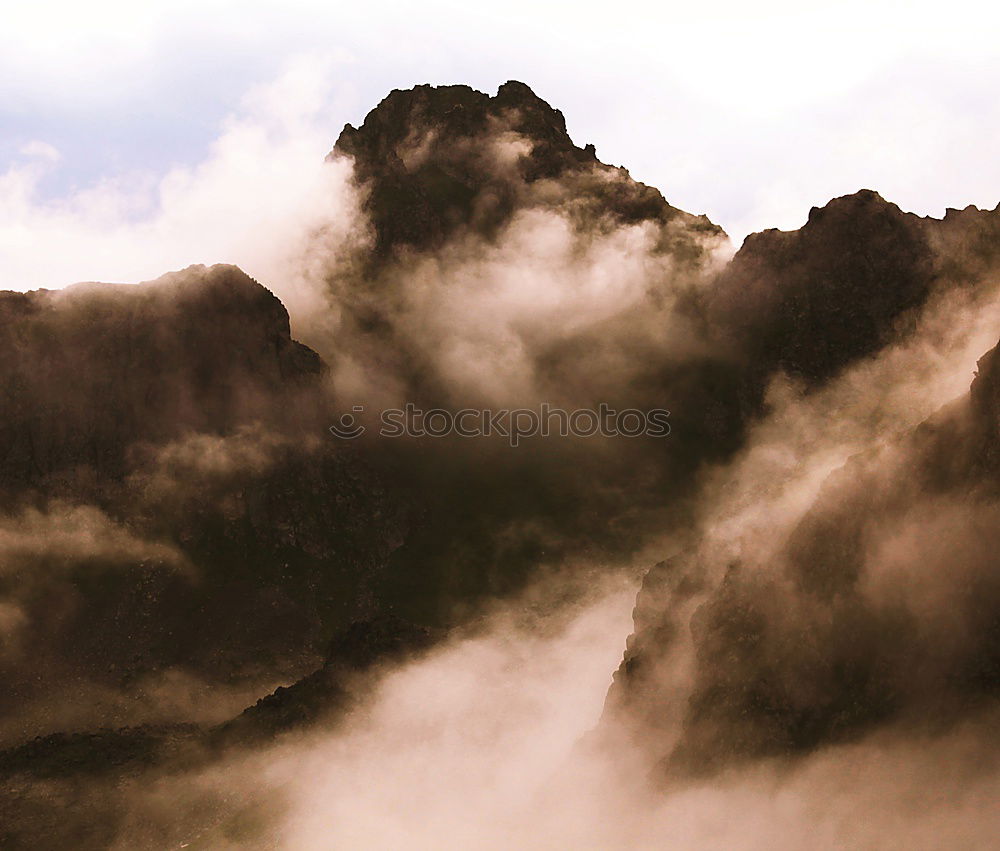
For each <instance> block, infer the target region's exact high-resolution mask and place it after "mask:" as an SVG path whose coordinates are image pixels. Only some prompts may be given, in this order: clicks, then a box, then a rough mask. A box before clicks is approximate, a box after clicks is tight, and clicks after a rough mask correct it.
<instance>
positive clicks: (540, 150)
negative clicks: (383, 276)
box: [330, 81, 723, 258]
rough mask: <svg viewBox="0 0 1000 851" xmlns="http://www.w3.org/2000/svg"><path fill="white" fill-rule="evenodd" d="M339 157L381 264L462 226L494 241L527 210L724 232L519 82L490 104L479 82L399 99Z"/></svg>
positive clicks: (369, 121)
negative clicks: (348, 166)
mask: <svg viewBox="0 0 1000 851" xmlns="http://www.w3.org/2000/svg"><path fill="white" fill-rule="evenodd" d="M338 155H347V156H350V157H351V158H352V159H353V160H354V165H355V174H356V177H357V179H358V181H359V182H360V183H362V184H363V185H365V187H366V188H367V190H368V194H367V200H366V203H365V209H366V212H367V213H368V214H369V216H370V217H371V219H372V222H373V224H374V227H375V233H376V255H377V256H378V257H380V258H385V257H387V256H388V255H390V254H391V253H392V252H393V251H394V250H395V249H397V248H399V247H402V246H407V247H410V248H415V249H418V250H426V249H433V248H437V247H439V246H440V245H442V244H443V243H444V242H445V241H446V240H447V239H448V238H450V237H451V236H453V235H454V234H456V233H458V232H460V231H461V230H462V229H468V230H471V231H473V232H475V233H477V234H479V235H481V236H486V237H491V236H493V235H495V234H496V233H497V232H499V230H500V229H501V228H502V227H503V226H504V225H505V224H506V223H508V222H509V221H510V220H511V218H512V217H513V216H514V215H515V213H516V212H517V211H518V210H521V209H525V208H528V207H548V208H560V209H564V210H566V211H567V212H569V214H570V215H572V216H574V217H575V218H576V220H577V221H579V222H586V223H588V224H590V223H593V221H594V220H596V219H598V218H600V217H606V216H610V217H612V218H613V219H615V220H617V221H619V222H623V223H635V222H641V221H647V220H650V221H654V222H656V223H658V224H660V225H666V224H668V223H671V222H677V221H679V222H682V223H683V224H684V225H686V226H688V227H690V228H693V229H694V230H696V231H697V232H698V233H699V234H702V235H708V236H717V237H719V238H721V237H722V236H723V234H722V231H721V229H720V228H718V227H717V226H716V225H714V224H712V223H711V222H710V221H709V220H708V219H707V218H705V217H704V216H691V215H689V214H687V213H684V212H682V211H680V210H678V209H676V208H675V207H672V206H671V205H670V204H668V203H667V202H666V201H665V200H664V198H663V196H662V195H661V194H660V192H659V191H658V190H656V189H654V188H652V187H650V186H646V185H644V184H642V183H638V182H637V181H634V180H632V178H631V177H630V176H629V174H628V172H627V171H626V170H625V169H623V168H615V167H613V166H609V165H606V164H604V163H601V162H600V161H599V160H598V159H597V157H596V153H595V150H594V146H593V145H585V146H584V147H582V148H581V147H579V146H577V145H576V144H575V143H574V142H573V140H572V139H571V138H570V136H569V134H568V132H567V130H566V120H565V118H564V116H563V114H562V113H561V112H560V111H559V110H558V109H554V108H553V107H552V106H550V105H549V104H548V103H546V102H545V101H544V100H543V99H541V98H540V97H538V95H536V94H535V93H534V92H533V91H532V90H531V89H530V88H529V87H528V86H527V85H525V84H524V83H520V82H516V81H510V82H507V83H505V84H504V85H502V86H500V88H499V89H498V91H497V93H496V95H494V96H492V97H491V96H489V95H487V94H484V93H483V92H479V91H476V90H475V89H472V88H470V87H469V86H429V85H421V86H416V87H414V88H412V89H408V90H405V91H402V90H396V91H393V92H392V93H391V94H390V95H389V96H388V97H386V98H385V99H384V100H383V101H382V102H381V103H380V104H379V105H378V106H377V107H375V109H373V110H372V111H371V112H370V113H368V115H367V116H366V117H365V120H364V122H363V123H362V124H361V126H360V127H353V126H351V125H347V126H346V127H344V130H343V132H342V133H341V134H340V137H339V138H338V140H337V143H336V145H335V146H334V149H333V151H332V152H331V154H330V156H331V157H335V156H338ZM676 236H677V235H676V234H672V235H671V239H670V240H669V250H671V251H674V252H677V253H679V254H681V255H692V256H695V257H697V256H700V251H699V249H698V247H696V246H695V245H694V244H693V242H694V241H693V240H691V239H688V240H686V241H684V244H683V245H681V244H679V243H678V241H677V239H676ZM667 242H668V240H665V248H666V247H668V246H667Z"/></svg>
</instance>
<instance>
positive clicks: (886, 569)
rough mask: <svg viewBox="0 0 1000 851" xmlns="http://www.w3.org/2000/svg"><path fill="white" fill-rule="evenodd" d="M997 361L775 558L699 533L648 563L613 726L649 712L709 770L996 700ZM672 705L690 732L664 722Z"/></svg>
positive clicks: (999, 661) (812, 518) (826, 505)
mask: <svg viewBox="0 0 1000 851" xmlns="http://www.w3.org/2000/svg"><path fill="white" fill-rule="evenodd" d="M998 364H1000V348H998V349H994V350H992V351H991V352H989V353H988V354H987V355H985V356H984V357H983V358H982V359H981V360H980V362H979V371H978V375H977V377H976V379H975V381H974V382H973V384H972V387H971V391H970V393H969V395H968V396H966V397H965V398H964V399H962V400H960V401H959V402H957V403H954V404H951V405H949V406H948V407H946V408H945V409H943V410H942V411H941V412H940V413H939V414H937V415H936V416H934V417H932V418H931V419H930V420H928V421H927V422H925V423H924V424H922V425H921V426H920V427H918V428H917V429H916V430H915V431H913V432H912V433H911V434H910V435H909V436H908V437H906V438H905V439H904V440H903V441H901V442H899V443H897V444H895V445H893V446H891V447H888V448H885V449H882V450H878V451H874V450H873V451H871V452H867V453H863V454H861V455H858V456H855V457H853V458H852V459H850V461H849V462H848V463H847V464H846V465H845V466H844V467H843V468H842V469H841V470H839V471H837V472H835V473H834V474H832V475H831V476H830V478H829V479H828V481H827V482H826V484H825V485H824V487H823V489H822V490H821V492H820V494H819V496H818V497H817V499H816V501H815V503H814V504H813V505H812V507H811V508H810V509H809V511H808V512H807V513H806V514H805V516H804V517H803V518H802V519H801V521H800V522H799V523H798V525H797V526H796V527H795V528H794V530H793V531H792V533H791V535H790V536H789V537H788V539H787V540H786V541H784V542H783V543H782V545H781V547H780V548H779V550H778V554H777V556H776V557H775V558H774V559H773V560H772V561H771V562H770V563H766V564H760V563H754V562H753V561H744V562H736V563H733V564H730V565H712V564H699V563H698V560H699V558H701V556H700V555H699V551H698V548H697V546H696V547H694V548H693V549H692V551H690V552H689V553H686V554H683V555H680V556H678V557H676V558H675V559H673V560H671V561H670V562H665V563H662V564H660V565H657V566H655V567H654V568H652V569H651V570H650V571H649V574H648V575H647V577H646V579H645V582H644V584H643V590H642V592H641V593H640V595H639V598H638V602H637V607H636V612H635V627H636V631H635V634H634V635H633V636H632V637H631V638H630V639H629V649H628V651H627V653H626V655H625V659H624V661H623V663H622V666H621V668H620V669H619V671H618V673H617V674H616V677H615V684H614V685H613V687H612V689H611V692H610V694H609V701H608V709H607V718H608V720H609V723H626V724H635V725H637V726H638V728H639V729H640V730H643V731H644V733H645V735H646V736H647V739H646V741H648V742H650V743H651V744H652V747H654V748H655V747H657V745H658V744H660V745H662V747H663V748H664V751H661V753H660V755H661V756H663V757H664V760H665V765H667V766H669V767H670V768H671V770H680V771H683V772H692V773H704V772H708V771H713V770H716V769H718V768H721V767H725V766H727V765H729V764H732V763H734V762H739V761H743V760H747V759H754V758H760V757H769V756H794V755H796V754H801V753H806V752H809V751H811V750H813V749H815V748H817V747H820V746H823V745H825V744H830V743H836V742H841V741H845V740H851V739H853V738H856V737H858V736H861V735H863V734H865V733H867V732H869V731H870V730H872V729H875V728H877V727H878V726H879V725H881V724H884V723H887V722H889V721H893V720H897V721H898V720H906V721H908V722H909V723H915V724H920V723H929V721H928V719H934V723H939V724H940V723H944V720H945V719H947V718H949V717H962V716H963V715H968V714H971V713H975V712H977V711H979V710H981V709H983V708H984V707H985V706H986V705H987V701H989V700H993V699H995V698H996V696H997V695H998V694H1000V561H998V559H997V556H996V553H995V552H994V551H993V549H992V544H991V543H990V542H991V541H992V540H994V539H995V538H996V536H997V534H1000V417H998V414H997V398H998V394H1000V366H998ZM720 575H721V577H722V578H721V580H718V581H717V582H716V583H715V584H712V581H711V579H710V577H712V576H720ZM692 601H693V602H692ZM685 634H687V636H688V637H689V638H688V640H689V642H690V646H689V649H683V647H682V645H684V643H685V642H684V640H683V639H684V637H685ZM678 653H679V654H685V653H686V654H688V655H687V657H686V658H689V659H690V664H691V666H692V668H691V673H690V675H684V677H686V676H691V677H692V678H693V679H692V681H691V682H690V684H689V686H690V688H689V690H688V691H687V693H684V688H685V687H686V686H685V685H684V684H683V683H682V682H680V681H679V680H678V677H679V676H680V675H679V673H678V672H679V671H680V670H683V666H681V667H677V666H673V667H671V659H672V656H673V654H678ZM682 680H683V677H682ZM679 682H680V684H679ZM678 717H679V718H680V720H681V722H682V723H680V724H679V725H678V726H675V727H673V728H672V732H673V735H675V736H679V737H678V738H677V739H676V740H674V739H672V738H670V737H668V736H665V735H662V734H661V732H660V731H659V728H660V727H661V726H666V725H663V724H662V723H661V722H662V720H663V719H665V718H673V719H677V718H678Z"/></svg>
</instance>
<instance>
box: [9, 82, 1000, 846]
mask: <svg viewBox="0 0 1000 851" xmlns="http://www.w3.org/2000/svg"><path fill="white" fill-rule="evenodd" d="M639 129H640V130H641V128H639ZM345 158H346V160H347V161H348V162H350V164H351V166H352V174H353V178H352V180H353V186H352V191H354V192H356V193H357V195H358V198H359V199H360V203H359V208H358V213H357V220H356V221H354V222H352V223H351V227H350V228H341V229H340V230H339V231H338V232H339V233H345V232H346V233H350V234H352V237H351V239H349V240H348V241H347V243H346V244H340V243H338V245H337V250H336V251H334V252H330V251H328V250H327V248H328V246H326V244H325V242H324V240H329V238H330V237H329V235H328V234H325V233H324V232H323V231H322V230H319V231H317V232H316V233H315V234H313V235H312V239H313V240H314V242H315V246H316V256H318V257H322V258H323V269H322V274H321V275H320V277H319V279H318V284H317V292H316V293H314V296H315V297H314V298H313V299H312V300H311V301H310V302H309V303H310V305H312V307H311V309H310V310H309V311H308V312H305V311H303V312H301V313H298V314H295V313H293V315H292V316H291V321H290V318H289V315H288V312H286V310H285V308H284V307H283V305H282V303H281V301H280V300H279V299H278V298H277V297H276V296H275V295H274V294H272V293H271V292H270V291H269V290H268V289H267V284H268V282H266V281H264V282H260V283H258V282H257V281H254V280H253V279H251V278H250V277H248V276H247V275H246V274H244V273H243V272H242V271H240V270H239V269H237V268H235V267H232V266H224V265H220V266H213V267H208V268H206V267H203V266H193V267H190V268H188V269H185V270H183V271H180V272H172V273H170V274H167V275H165V276H164V277H162V278H160V279H157V280H156V281H150V282H146V283H142V284H138V285H112V284H77V285H74V286H70V287H67V288H66V289H64V290H59V291H37V292H31V293H25V294H20V293H3V294H0V313H2V317H3V321H2V323H0V386H2V392H3V406H2V409H0V434H2V435H3V438H4V439H3V442H2V444H0V471H2V482H3V486H2V489H0V508H2V516H0V671H2V677H3V682H4V684H5V689H4V690H3V692H2V694H0V742H2V746H3V748H4V750H3V752H2V753H0V774H2V775H3V778H4V789H5V793H4V796H3V799H2V802H0V824H2V828H0V831H2V834H0V835H2V836H3V841H4V843H5V844H7V845H10V846H11V847H36V848H37V847H67V846H72V847H171V846H177V845H182V844H187V845H191V846H192V847H198V845H199V844H200V845H201V847H257V846H260V847H275V845H278V846H281V847H296V848H298V847H314V846H315V847H329V846H330V844H333V845H334V846H335V847H393V846H395V845H397V844H398V842H400V841H404V840H405V841H406V842H407V843H408V844H410V845H412V846H414V847H435V848H440V847H470V846H471V847H498V848H500V847H511V846H512V845H514V846H516V847H540V848H541V847H580V846H581V844H582V843H583V842H589V843H591V844H592V845H593V844H594V843H596V846H597V847H625V848H627V847H649V846H650V845H656V846H657V847H664V846H667V847H672V844H673V845H677V846H678V847H717V846H716V845H713V842H719V841H725V842H726V843H727V846H731V847H759V846H760V845H761V844H768V845H772V846H773V845H775V844H779V845H780V844H782V843H783V842H784V843H787V845H788V847H801V845H802V843H803V842H807V841H808V842H810V843H811V844H814V845H816V846H818V847H832V846H835V845H838V844H840V845H841V846H842V845H843V844H848V845H853V846H855V847H857V846H865V845H868V846H869V847H871V846H874V847H884V846H885V845H893V844H909V845H913V846H915V847H939V846H940V845H941V844H949V843H950V844H957V845H965V846H966V847H976V846H977V844H978V845H980V846H982V847H984V846H983V843H984V842H985V841H986V838H987V837H990V836H992V835H993V833H992V831H993V830H994V829H995V828H996V827H997V825H996V823H995V821H996V817H995V815H993V814H992V812H991V811H990V810H989V808H986V807H981V806H979V805H977V802H981V801H988V800H989V799H990V796H991V794H992V793H993V792H995V791H997V789H996V786H997V778H998V777H1000V774H998V773H997V771H996V769H997V764H996V748H995V746H994V745H993V744H992V743H993V741H994V740H995V738H996V737H995V735H993V733H994V732H995V719H996V711H997V707H996V696H997V689H998V685H1000V626H998V625H1000V596H998V594H1000V565H998V564H997V561H996V555H995V553H994V552H993V550H994V548H993V547H992V546H991V543H992V540H993V538H994V537H995V535H996V532H997V531H998V530H997V522H998V518H1000V513H998V507H997V493H996V484H995V483H996V481H997V478H996V474H997V459H998V457H1000V454H998V453H1000V448H998V446H1000V444H998V440H1000V438H998V435H997V428H998V425H1000V414H998V411H1000V408H998V405H1000V366H998V361H997V355H996V346H997V341H998V339H1000V321H998V319H1000V313H998V307H1000V305H998V298H1000V286H998V285H1000V277H998V259H1000V256H998V255H1000V207H998V209H997V210H993V211H982V210H978V209H976V208H974V207H969V208H966V209H964V210H949V211H948V212H947V214H946V215H945V216H944V217H943V218H942V219H934V218H921V217H918V216H915V215H913V214H910V213H905V212H903V211H901V210H900V209H899V208H898V207H897V206H896V205H895V204H892V203H890V202H888V201H886V200H885V199H883V198H881V196H879V195H878V194H877V193H876V192H873V191H870V190H862V191H859V192H857V193H855V194H853V195H847V196H844V197H841V198H836V199H833V200H831V201H829V202H828V203H827V204H825V205H824V206H822V207H816V208H813V209H812V210H811V211H810V212H809V215H808V220H807V221H806V223H805V224H804V225H803V226H802V227H801V228H800V229H798V230H796V231H787V232H783V231H776V230H769V231H765V232H763V233H759V234H753V235H751V236H750V237H748V238H747V239H746V241H745V242H744V244H743V245H742V246H741V247H740V248H739V250H737V251H735V252H733V249H732V247H731V246H730V245H729V243H728V240H727V239H726V237H725V234H724V233H723V232H722V231H721V229H720V228H718V227H717V226H715V225H714V224H712V223H711V222H710V221H709V220H708V219H707V218H706V217H705V216H696V215H691V214H689V213H685V212H683V211H681V210H678V209H676V208H674V207H672V206H671V205H670V204H668V203H667V201H666V200H664V198H663V196H662V195H661V194H660V193H659V192H658V191H657V190H656V189H654V188H652V187H648V186H645V185H643V184H641V183H638V182H637V181H635V180H633V179H632V178H631V177H630V176H629V174H628V172H627V171H625V170H624V169H622V168H616V167H613V166H610V165H607V164H604V163H602V162H601V161H600V160H599V159H598V156H597V152H596V151H595V150H594V148H593V146H590V145H586V146H584V147H579V146H577V145H576V144H575V143H574V141H573V140H572V139H571V138H570V136H569V135H568V133H567V130H566V122H565V119H564V117H563V116H562V114H561V113H560V112H559V111H558V110H555V109H553V108H552V107H551V106H549V105H548V104H547V103H545V102H544V101H543V100H541V99H540V98H539V97H537V96H536V95H535V94H534V93H533V92H532V91H531V90H530V89H529V88H528V87H527V86H525V85H524V84H522V83H517V82H509V83H506V84H505V85H503V86H501V87H500V89H499V91H498V92H497V94H496V95H495V96H492V97H491V96H489V95H486V94H483V93H480V92H477V91H474V90H473V89H470V88H468V87H465V86H446V87H439V88H434V87H430V86H418V87H416V88H415V89H412V90H409V91H394V92H392V93H391V94H390V95H389V96H388V97H387V98H386V99H385V100H384V101H383V102H382V103H381V104H379V105H378V107H376V108H375V109H374V110H372V112H370V113H369V114H368V116H367V117H366V118H365V120H364V122H363V123H362V124H361V126H360V127H357V128H355V127H351V126H347V127H345V129H344V131H343V133H342V134H341V135H340V137H339V139H338V140H337V142H336V144H335V146H334V148H333V150H332V152H331V153H330V154H329V159H331V160H335V161H337V162H338V163H342V162H344V161H345ZM264 202H265V201H264V200H263V199H262V203H264ZM261 238H262V239H266V238H267V235H266V234H262V235H261ZM220 259H222V260H224V259H225V258H220ZM293 329H294V331H295V338H293V334H292V330H293ZM296 338H297V339H296ZM299 339H300V340H301V341H302V342H299V341H298V340H299ZM407 402H412V403H414V404H416V405H418V406H420V407H422V408H425V409H429V408H435V407H436V408H444V409H448V410H457V409H461V408H477V409H478V408H490V409H493V410H499V409H505V408H528V409H533V410H537V409H538V407H539V406H540V405H541V404H542V403H543V402H544V403H549V404H551V405H553V406H561V407H563V408H565V409H567V410H575V409H582V408H596V407H597V406H598V405H600V404H601V403H605V404H607V405H610V406H612V407H615V408H617V409H625V408H633V409H639V410H649V409H652V408H657V409H666V410H669V411H670V423H671V432H670V435H669V436H667V437H652V436H650V437H635V438H630V437H624V436H619V437H608V438H600V437H559V436H548V437H540V436H539V437H528V438H526V439H525V440H524V441H523V442H522V443H521V445H519V446H517V447H512V446H511V445H510V443H509V441H507V440H505V439H503V438H500V437H494V438H485V437H484V438H459V437H454V436H452V437H441V438H431V437H424V438H398V439H392V438H385V437H380V436H379V435H378V433H377V432H378V412H379V411H380V410H382V409H383V408H386V407H395V406H402V405H404V404H405V403H407ZM359 405H360V406H364V409H365V410H364V413H363V414H362V415H361V417H360V419H361V421H362V422H363V423H364V424H365V425H366V426H367V427H368V431H367V432H366V434H365V435H364V436H363V437H361V438H359V439H357V440H343V439H338V438H337V437H335V436H334V435H332V434H331V433H330V432H329V431H328V430H327V427H328V426H329V425H331V424H333V423H335V422H336V421H337V419H338V418H339V417H340V415H341V414H342V413H343V412H345V411H349V410H351V409H352V408H353V407H354V406H359ZM637 584H638V585H639V586H640V587H639V588H638V598H637V602H636V605H635V611H634V626H633V628H632V630H631V635H628V631H629V630H628V628H627V627H624V628H622V627H620V626H614V624H616V623H618V621H616V620H615V617H616V616H615V615H614V613H613V612H614V611H617V609H615V606H618V607H620V606H621V602H622V601H623V600H625V601H628V600H629V599H630V598H633V597H634V594H635V587H636V585H637ZM628 608H631V606H630V605H629V606H628ZM626 639H627V646H626ZM623 649H624V658H622V650H623ZM605 657H606V658H605ZM615 658H617V659H620V660H621V663H620V667H619V668H618V671H617V673H615V674H614V680H613V683H612V682H611V678H612V673H613V671H614V668H615V663H614V661H613V660H614V659H615ZM508 682H509V686H505V687H504V688H503V689H501V690H500V691H499V692H497V693H496V694H493V692H492V691H491V689H492V688H494V687H496V684H497V683H508ZM470 683H471V685H470ZM608 683H611V688H610V691H609V692H608V693H607V700H606V702H605V704H604V706H603V711H602V710H601V703H602V701H603V700H604V691H605V688H606V686H607V685H608ZM584 685H586V691H585V692H584V691H582V689H583V687H584ZM577 689H581V691H577ZM480 694H491V695H492V697H491V698H490V700H489V701H487V702H485V703H481V702H480V697H479V695H480ZM584 701H586V705H585V706H584ZM581 706H582V707H583V708H582V709H581ZM588 707H590V708H588ZM421 713H426V714H421ZM560 713H562V714H560ZM587 713H590V714H587ZM486 730H493V733H492V734H487V733H486V732H485V731H486ZM505 736H506V737H509V738H505ZM562 737H565V739H564V738H562ZM553 741H558V742H560V743H561V744H560V745H559V748H561V750H558V752H556V751H555V750H552V751H550V750H549V748H551V747H553V746H552V745H551V742H553ZM529 745H530V746H529ZM412 748H416V750H415V751H414V752H413V753H412V754H411V750H410V749H412ZM316 754H322V755H323V756H322V759H319V758H318V757H317V756H316ZM529 754H531V756H529ZM538 754H543V755H545V758H542V757H539V756H538ZM467 762H468V763H469V765H467ZM851 765H854V766H862V768H861V769H854V771H855V772H857V771H861V772H862V774H863V776H862V777H861V778H860V780H858V779H855V780H854V781H851V782H846V786H847V787H848V788H847V789H845V778H851V777H855V775H854V774H851V771H852V769H851V768H850V766H851ZM885 765H892V766H894V767H895V768H894V769H893V770H894V771H898V772H903V773H905V774H906V775H907V776H909V777H913V778H915V779H914V783H915V788H914V789H910V788H909V787H907V789H906V790H904V791H905V792H906V794H902V793H900V795H899V796H898V797H893V795H892V794H889V793H888V792H887V791H886V790H887V788H888V786H887V784H888V781H887V780H886V778H885V777H884V776H883V774H882V773H880V772H882V771H883V770H884V766H885ZM945 765H947V766H948V772H950V773H946V776H942V772H943V766H945ZM470 766H471V767H470ZM435 767H436V768H435ZM466 771H471V772H472V773H471V774H470V775H467V774H465V773H463V772H466ZM422 772H430V774H424V773H422ZM429 777H433V778H434V780H433V782H431V781H430V780H429V779H428V778H429ZM421 778H423V779H421ZM504 778H510V779H511V785H510V786H509V787H508V786H507V785H505V783H504ZM514 781H516V782H514ZM515 789H517V790H518V791H516V792H515V791H514V790H515ZM831 790H833V791H831ZM866 794H867V795H868V797H865V795H866ZM318 795H323V796H325V797H317V796H318ZM907 795H909V797H907ZM921 795H924V796H925V797H924V798H921V797H920V796H921ZM401 796H402V799H405V800H407V801H410V800H412V801H414V802H418V803H414V804H413V807H412V811H411V809H410V808H409V807H407V806H404V805H402V804H401V803H400V800H401ZM782 796H785V797H784V798H782ZM779 800H791V801H793V802H795V806H784V807H779V806H777V805H776V804H775V802H776V801H779ZM942 802H943V803H942ZM838 807H842V808H843V812H847V813H858V812H860V813H863V814H864V816H865V817H864V818H862V819H856V818H848V817H846V816H843V815H838V814H839V813H841V812H842V811H841V810H840V809H838ZM387 813H389V814H390V815H389V816H387V815H386V814H387ZM692 813H694V814H695V815H694V816H692ZM723 813H724V814H725V816H723V815H721V814H723ZM751 813H754V814H756V815H750V814H751ZM761 813H763V814H764V815H760V814H761ZM720 819H721V821H720ZM387 825H388V826H387ZM393 829H396V830H398V833H396V834H393V833H392V830H393ZM463 831H465V832H464V833H463ZM470 831H471V833H470ZM823 831H826V832H825V833H824V832H823ZM866 831H867V832H866ZM720 837H721V838H720Z"/></svg>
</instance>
